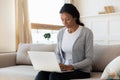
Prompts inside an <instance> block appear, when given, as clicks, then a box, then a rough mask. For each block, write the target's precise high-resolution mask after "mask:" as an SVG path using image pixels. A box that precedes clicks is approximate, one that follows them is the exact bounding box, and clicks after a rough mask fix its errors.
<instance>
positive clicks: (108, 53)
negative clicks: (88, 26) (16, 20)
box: [0, 44, 120, 80]
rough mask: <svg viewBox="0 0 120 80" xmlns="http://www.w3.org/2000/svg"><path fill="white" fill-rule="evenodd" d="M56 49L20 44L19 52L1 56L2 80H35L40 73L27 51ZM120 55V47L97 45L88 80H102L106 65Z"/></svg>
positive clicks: (53, 47)
mask: <svg viewBox="0 0 120 80" xmlns="http://www.w3.org/2000/svg"><path fill="white" fill-rule="evenodd" d="M55 47H56V45H55V44H49V45H46V44H20V45H19V49H18V51H17V52H13V53H4V54H0V80H34V78H35V76H36V75H37V73H38V71H35V70H34V69H33V67H32V65H31V61H30V59H29V56H28V54H27V51H55ZM16 53H17V54H16ZM119 55H120V45H95V46H94V53H93V70H92V73H91V78H88V79H86V80H100V77H101V74H102V72H103V70H104V68H105V67H106V65H107V64H108V63H109V62H110V61H111V60H113V59H114V58H115V57H117V56H119ZM73 80H75V79H73ZM77 80H82V79H77ZM84 80H85V79H84Z"/></svg>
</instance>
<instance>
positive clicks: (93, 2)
mask: <svg viewBox="0 0 120 80" xmlns="http://www.w3.org/2000/svg"><path fill="white" fill-rule="evenodd" d="M73 1H74V4H75V5H76V7H77V8H78V9H79V11H80V14H81V16H87V15H96V14H98V12H100V11H104V6H108V5H112V6H114V8H115V11H116V12H120V0H73Z"/></svg>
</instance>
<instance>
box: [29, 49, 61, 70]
mask: <svg viewBox="0 0 120 80" xmlns="http://www.w3.org/2000/svg"><path fill="white" fill-rule="evenodd" d="M28 55H29V57H30V60H31V62H32V65H33V67H34V69H35V70H37V71H50V72H62V71H61V69H60V66H59V63H58V61H57V58H56V55H55V53H54V52H39V51H28Z"/></svg>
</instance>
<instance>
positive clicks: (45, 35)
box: [43, 33, 51, 40]
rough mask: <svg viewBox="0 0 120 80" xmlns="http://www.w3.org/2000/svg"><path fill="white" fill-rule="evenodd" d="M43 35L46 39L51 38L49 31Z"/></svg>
mask: <svg viewBox="0 0 120 80" xmlns="http://www.w3.org/2000/svg"><path fill="white" fill-rule="evenodd" d="M43 36H44V38H45V39H47V40H49V39H50V38H51V34H50V33H45V34H44V35H43Z"/></svg>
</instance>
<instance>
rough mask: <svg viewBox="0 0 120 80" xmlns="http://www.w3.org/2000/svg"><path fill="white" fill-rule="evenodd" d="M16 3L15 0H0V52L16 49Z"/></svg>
mask: <svg viewBox="0 0 120 80" xmlns="http://www.w3.org/2000/svg"><path fill="white" fill-rule="evenodd" d="M14 5H15V2H14V0H0V52H11V51H15V7H14Z"/></svg>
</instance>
